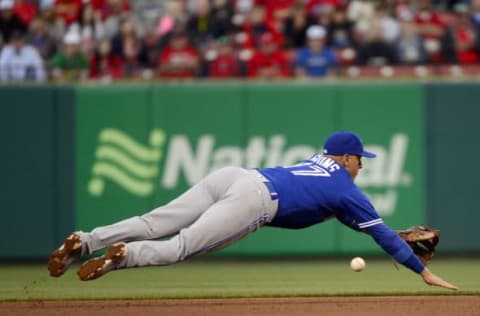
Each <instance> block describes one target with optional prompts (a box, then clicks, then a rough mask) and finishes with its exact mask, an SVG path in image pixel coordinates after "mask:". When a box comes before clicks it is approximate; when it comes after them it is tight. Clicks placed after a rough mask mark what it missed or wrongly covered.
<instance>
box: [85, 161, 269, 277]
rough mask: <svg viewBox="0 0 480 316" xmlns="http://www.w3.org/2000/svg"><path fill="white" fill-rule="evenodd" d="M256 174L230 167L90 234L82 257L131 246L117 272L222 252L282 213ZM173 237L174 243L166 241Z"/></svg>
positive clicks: (86, 239)
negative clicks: (118, 245)
mask: <svg viewBox="0 0 480 316" xmlns="http://www.w3.org/2000/svg"><path fill="white" fill-rule="evenodd" d="M264 180H266V179H265V178H263V179H262V176H261V175H260V174H259V173H258V172H257V171H255V170H246V169H242V168H239V167H226V168H222V169H220V170H218V171H215V172H213V173H212V174H210V175H208V176H207V177H205V178H204V179H203V180H201V181H200V182H199V183H198V184H196V185H194V186H193V187H191V188H190V189H189V190H188V191H186V192H185V193H183V194H182V195H181V196H180V197H178V198H177V199H175V200H173V201H171V202H170V203H168V204H166V205H164V206H161V207H158V208H156V209H154V210H153V211H151V212H149V213H147V214H145V215H142V216H136V217H132V218H129V219H126V220H123V221H120V222H118V223H115V224H113V225H109V226H104V227H99V228H96V229H94V230H93V231H92V232H90V233H85V232H79V234H80V238H81V240H82V241H83V242H84V244H86V245H87V247H86V248H87V249H83V252H84V254H86V253H89V254H90V253H93V252H94V251H97V250H99V249H102V248H104V247H107V246H109V245H111V244H114V243H117V242H126V243H127V254H126V257H125V259H124V260H123V261H122V262H121V263H120V264H119V266H118V268H127V267H140V266H151V265H168V264H173V263H176V262H179V261H183V260H185V259H187V258H189V257H192V256H195V255H199V254H203V253H207V252H210V251H213V250H216V249H220V248H224V247H226V246H229V245H231V244H233V243H234V242H235V241H237V240H239V239H241V238H243V237H245V236H246V235H247V234H249V233H251V232H253V231H255V230H256V229H258V228H259V227H261V226H263V225H264V224H265V223H268V222H270V221H271V220H272V219H273V218H274V216H275V214H276V212H277V208H278V200H276V199H274V200H272V195H271V192H270V191H269V190H268V188H267V187H266V186H265V184H264V183H263V181H264ZM167 237H170V238H167Z"/></svg>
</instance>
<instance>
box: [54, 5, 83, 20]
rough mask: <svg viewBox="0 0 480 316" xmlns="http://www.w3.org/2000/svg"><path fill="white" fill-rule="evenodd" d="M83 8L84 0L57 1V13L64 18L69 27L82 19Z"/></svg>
mask: <svg viewBox="0 0 480 316" xmlns="http://www.w3.org/2000/svg"><path fill="white" fill-rule="evenodd" d="M82 7H83V1H82V0H55V12H56V14H57V15H58V16H60V17H62V18H63V20H64V21H65V24H67V25H70V24H72V23H73V22H76V21H78V20H79V19H80V14H81V13H82Z"/></svg>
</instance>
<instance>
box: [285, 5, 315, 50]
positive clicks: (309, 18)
mask: <svg viewBox="0 0 480 316" xmlns="http://www.w3.org/2000/svg"><path fill="white" fill-rule="evenodd" d="M291 11H292V14H291V15H290V16H289V17H288V18H287V19H286V20H285V23H284V25H283V33H284V34H285V37H286V42H287V43H286V44H287V47H294V48H299V47H302V46H304V45H305V43H306V41H305V39H306V32H307V28H308V27H309V26H311V25H314V24H315V17H314V16H313V15H311V14H308V12H307V9H306V8H305V5H304V4H302V3H296V4H295V5H293V7H292V10H291Z"/></svg>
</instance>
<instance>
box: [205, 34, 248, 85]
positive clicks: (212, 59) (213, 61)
mask: <svg viewBox="0 0 480 316" xmlns="http://www.w3.org/2000/svg"><path fill="white" fill-rule="evenodd" d="M206 59H207V61H208V62H207V68H208V76H209V77H211V78H228V77H237V76H239V75H240V65H239V62H238V60H237V58H236V57H235V54H234V52H233V47H232V44H231V43H230V39H229V38H228V37H221V38H219V39H218V40H217V41H216V42H215V44H214V47H213V49H211V50H209V51H208V52H207V56H206Z"/></svg>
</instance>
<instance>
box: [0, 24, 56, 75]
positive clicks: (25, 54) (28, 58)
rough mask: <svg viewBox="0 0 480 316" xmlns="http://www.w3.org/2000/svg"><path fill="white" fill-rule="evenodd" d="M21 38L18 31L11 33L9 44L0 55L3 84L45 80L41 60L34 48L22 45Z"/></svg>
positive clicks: (0, 71) (21, 35) (22, 40)
mask: <svg viewBox="0 0 480 316" xmlns="http://www.w3.org/2000/svg"><path fill="white" fill-rule="evenodd" d="M23 37H24V34H23V33H21V32H20V31H15V32H13V33H12V34H11V37H10V44H9V45H6V46H5V47H4V48H3V49H2V52H1V53H0V79H1V81H2V82H4V83H5V82H21V81H37V82H41V81H44V80H45V77H46V76H45V70H44V68H43V61H42V58H41V57H40V55H39V54H38V52H37V51H36V50H35V48H33V47H32V46H30V45H27V44H24V39H23Z"/></svg>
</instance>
